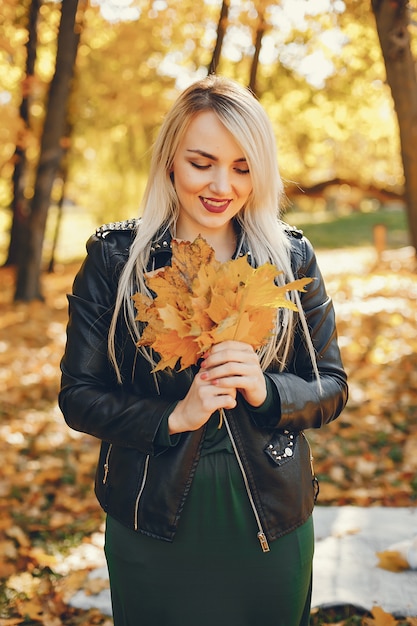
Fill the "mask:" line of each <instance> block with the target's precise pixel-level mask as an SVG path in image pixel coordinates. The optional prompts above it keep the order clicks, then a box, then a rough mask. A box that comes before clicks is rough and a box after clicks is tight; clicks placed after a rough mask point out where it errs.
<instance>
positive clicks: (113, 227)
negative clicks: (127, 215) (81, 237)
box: [96, 217, 140, 239]
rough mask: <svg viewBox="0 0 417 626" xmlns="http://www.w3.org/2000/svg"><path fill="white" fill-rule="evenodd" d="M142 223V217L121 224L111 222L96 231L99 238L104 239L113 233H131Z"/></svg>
mask: <svg viewBox="0 0 417 626" xmlns="http://www.w3.org/2000/svg"><path fill="white" fill-rule="evenodd" d="M139 223H140V217H132V218H131V219H128V220H123V221H121V222H110V223H109V224H103V225H102V226H99V227H98V228H97V229H96V235H97V237H101V238H102V239H104V238H105V237H106V236H107V235H108V234H109V233H110V232H113V231H125V232H127V233H129V232H130V233H131V232H133V231H134V230H136V228H137V227H138V224H139Z"/></svg>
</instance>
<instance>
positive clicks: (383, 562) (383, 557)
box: [376, 550, 410, 572]
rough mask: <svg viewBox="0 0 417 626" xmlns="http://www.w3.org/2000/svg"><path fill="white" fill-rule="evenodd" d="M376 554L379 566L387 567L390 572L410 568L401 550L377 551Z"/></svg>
mask: <svg viewBox="0 0 417 626" xmlns="http://www.w3.org/2000/svg"><path fill="white" fill-rule="evenodd" d="M376 555H377V557H378V558H379V563H378V567H380V568H381V569H387V570H388V571H390V572H403V571H404V570H406V569H410V564H409V562H408V561H407V559H405V558H404V557H403V555H402V554H401V553H400V552H397V551H395V550H385V551H384V552H377V553H376Z"/></svg>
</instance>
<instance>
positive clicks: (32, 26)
mask: <svg viewBox="0 0 417 626" xmlns="http://www.w3.org/2000/svg"><path fill="white" fill-rule="evenodd" d="M40 2H41V0H31V3H30V7H29V16H28V27H27V30H28V37H27V41H26V70H25V79H24V81H23V86H22V101H21V103H20V107H19V114H20V118H21V121H22V125H23V128H24V129H25V131H26V132H27V131H28V129H29V128H30V114H29V111H30V102H31V92H32V84H31V83H32V81H33V78H34V75H35V61H36V47H37V32H38V31H37V22H38V15H39V7H40ZM22 135H23V136H22ZM27 173H28V164H27V158H26V148H25V139H24V134H23V133H21V138H20V141H19V142H18V143H17V145H16V150H15V155H14V171H13V179H12V180H13V199H12V207H11V210H12V227H11V232H10V243H9V251H8V256H7V259H6V263H5V265H16V264H17V263H18V260H19V256H20V253H21V252H22V250H23V243H24V238H25V229H26V228H27V222H28V215H29V208H28V201H27V198H26V196H25V190H26V183H27Z"/></svg>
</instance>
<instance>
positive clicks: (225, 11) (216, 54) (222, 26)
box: [208, 0, 230, 74]
mask: <svg viewBox="0 0 417 626" xmlns="http://www.w3.org/2000/svg"><path fill="white" fill-rule="evenodd" d="M229 7H230V0H223V2H222V7H221V9H220V16H219V21H218V23H217V35H216V44H215V46H214V50H213V56H212V58H211V61H210V65H209V67H208V73H209V74H214V73H215V72H216V70H217V66H218V65H219V61H220V56H221V53H222V46H223V39H224V36H225V33H226V30H227V20H228V16H229Z"/></svg>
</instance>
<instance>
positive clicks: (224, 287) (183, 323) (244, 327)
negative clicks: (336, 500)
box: [133, 237, 312, 371]
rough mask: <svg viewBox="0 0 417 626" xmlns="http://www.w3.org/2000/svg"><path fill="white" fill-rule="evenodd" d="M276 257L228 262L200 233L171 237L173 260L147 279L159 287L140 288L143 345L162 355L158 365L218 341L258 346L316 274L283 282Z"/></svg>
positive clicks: (195, 355)
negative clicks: (190, 238)
mask: <svg viewBox="0 0 417 626" xmlns="http://www.w3.org/2000/svg"><path fill="white" fill-rule="evenodd" d="M280 273H281V272H279V271H278V270H277V268H276V267H275V266H273V265H272V264H271V263H264V264H263V265H261V266H260V267H257V268H253V267H251V265H250V264H249V263H248V259H247V256H242V257H239V258H237V259H232V260H230V261H227V262H226V263H221V262H220V261H217V260H216V259H215V256H214V250H213V249H212V248H211V247H210V246H209V245H208V243H207V242H206V241H205V240H204V239H202V238H201V237H197V239H196V240H195V241H194V242H192V243H191V242H184V241H182V242H178V241H175V240H173V242H172V265H171V266H168V267H164V268H163V269H161V270H159V271H158V272H156V273H154V272H152V273H149V274H148V275H147V276H146V283H147V286H148V287H149V289H150V290H151V291H152V292H154V293H156V294H157V295H156V297H155V298H154V299H153V298H150V297H148V296H145V295H143V294H139V293H137V294H135V295H134V296H133V300H134V302H135V306H136V310H137V316H136V319H137V320H138V321H140V322H144V323H146V327H145V329H144V331H143V334H142V337H141V339H140V341H139V342H138V346H150V347H151V348H152V349H153V350H155V351H156V352H157V353H158V354H159V355H160V357H161V359H160V361H159V363H158V364H157V366H156V367H155V370H154V371H159V370H162V369H164V368H166V367H170V368H173V367H175V365H176V364H177V363H178V362H179V364H180V369H184V368H186V367H189V366H190V365H193V364H195V363H197V361H198V359H199V358H200V357H201V356H202V355H203V354H204V353H205V352H206V351H207V350H209V349H210V347H211V346H213V345H214V344H216V343H220V342H221V341H227V340H231V339H233V340H235V341H243V342H245V343H248V344H250V345H251V346H252V347H253V348H254V349H258V348H260V347H261V346H262V345H264V344H265V343H266V342H267V341H268V339H269V338H270V337H271V333H272V332H273V329H274V324H275V319H276V312H277V309H278V308H288V309H293V310H295V311H296V310H297V307H296V305H295V304H294V303H293V302H292V301H291V300H289V299H288V298H287V295H286V294H287V292H288V291H290V290H294V289H297V290H300V291H302V290H304V287H305V286H306V285H307V284H309V283H310V282H311V281H312V279H311V278H302V279H299V280H295V281H292V282H290V283H287V284H286V285H282V286H278V285H276V284H275V278H276V276H277V275H278V274H280Z"/></svg>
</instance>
